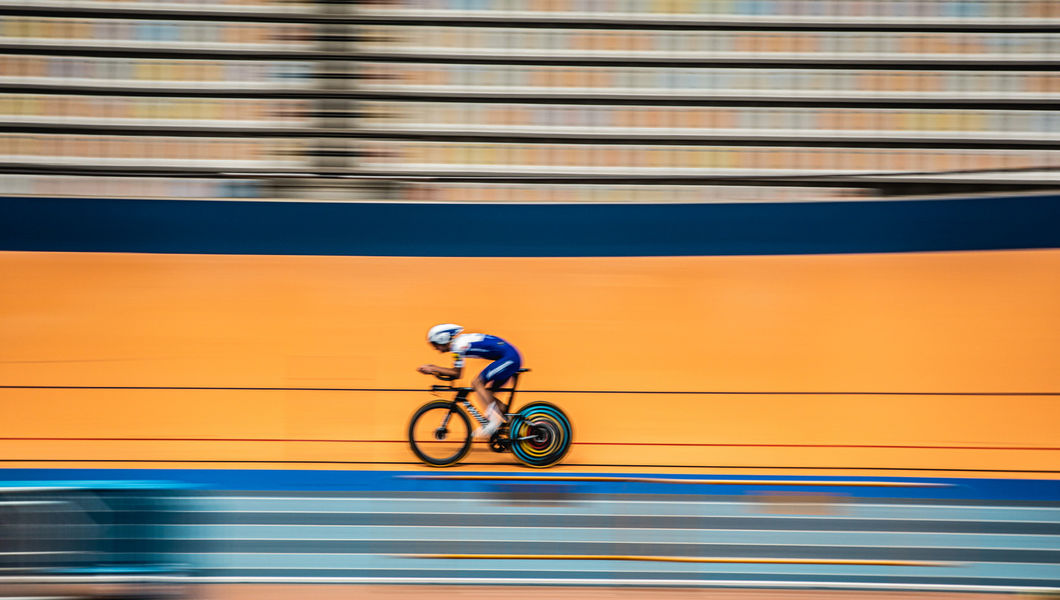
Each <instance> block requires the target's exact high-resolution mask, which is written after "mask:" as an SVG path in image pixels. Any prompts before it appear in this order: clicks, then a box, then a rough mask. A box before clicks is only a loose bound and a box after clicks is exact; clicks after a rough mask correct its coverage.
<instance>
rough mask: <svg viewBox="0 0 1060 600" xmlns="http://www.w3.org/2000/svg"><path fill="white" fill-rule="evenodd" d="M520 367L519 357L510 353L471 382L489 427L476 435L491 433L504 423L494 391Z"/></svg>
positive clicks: (481, 429)
mask: <svg viewBox="0 0 1060 600" xmlns="http://www.w3.org/2000/svg"><path fill="white" fill-rule="evenodd" d="M521 366H522V360H521V357H520V356H519V355H518V353H514V352H513V353H511V354H509V355H505V356H502V357H501V358H499V359H497V360H495V361H493V362H492V363H490V364H489V366H487V367H486V368H485V369H483V370H482V372H481V373H479V375H478V377H476V378H475V379H474V381H472V382H471V387H472V388H473V389H474V390H475V395H477V396H478V399H479V402H481V403H482V405H483V407H484V408H485V412H486V415H487V417H488V418H489V420H490V422H489V425H487V426H485V427H483V428H480V429H479V431H478V432H476V434H477V435H483V434H486V433H492V432H493V431H496V430H497V428H498V427H499V426H500V425H501V424H502V423H503V422H504V414H503V412H502V411H501V407H500V402H499V401H498V400H497V397H496V396H495V395H494V393H493V392H494V390H496V389H498V388H500V387H503V386H504V384H505V383H506V382H507V381H508V380H509V379H511V378H512V376H513V375H515V374H516V373H517V372H518V371H519V368H520V367H521Z"/></svg>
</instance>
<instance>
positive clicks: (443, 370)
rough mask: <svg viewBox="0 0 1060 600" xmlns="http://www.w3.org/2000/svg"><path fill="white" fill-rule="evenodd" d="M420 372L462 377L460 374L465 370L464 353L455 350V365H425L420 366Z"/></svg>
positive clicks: (450, 377)
mask: <svg viewBox="0 0 1060 600" xmlns="http://www.w3.org/2000/svg"><path fill="white" fill-rule="evenodd" d="M419 371H420V373H424V374H426V375H435V376H439V375H440V376H442V377H446V378H449V379H460V375H461V374H462V373H463V372H464V355H463V354H462V353H460V352H453V366H452V367H439V366H438V365H423V366H422V367H420V368H419Z"/></svg>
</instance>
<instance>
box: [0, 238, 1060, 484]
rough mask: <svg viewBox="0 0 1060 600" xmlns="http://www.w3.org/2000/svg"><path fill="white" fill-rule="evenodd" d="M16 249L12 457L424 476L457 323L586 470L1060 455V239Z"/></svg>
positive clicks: (8, 442)
mask: <svg viewBox="0 0 1060 600" xmlns="http://www.w3.org/2000/svg"><path fill="white" fill-rule="evenodd" d="M0 265H2V266H0V269H2V270H3V272H4V273H6V274H7V276H6V277H4V278H3V279H2V281H0V286H2V287H3V289H2V290H0V311H2V315H3V330H4V337H5V339H11V340H17V343H11V344H5V345H3V347H2V348H0V356H2V359H0V381H3V387H2V388H0V393H2V394H3V398H4V402H3V403H2V405H0V411H2V414H0V419H2V422H3V423H4V426H3V435H2V438H3V439H2V440H0V456H2V457H3V458H4V459H5V461H6V463H5V464H6V466H46V465H47V466H60V465H61V466H78V467H81V466H84V467H93V466H131V467H150V468H160V467H174V466H182V467H186V466H193V465H194V466H210V465H216V466H223V467H233V466H235V467H244V466H245V467H247V468H255V467H256V466H264V467H276V466H282V465H287V466H289V467H297V468H336V467H337V468H386V469H391V468H394V467H395V466H399V465H400V466H401V467H402V468H404V467H410V468H411V467H413V466H414V459H413V457H412V456H411V454H410V453H409V451H408V449H407V447H406V444H405V442H404V428H405V426H406V423H407V419H408V418H409V416H410V415H411V413H412V412H413V411H414V410H415V408H416V407H417V406H418V405H419V404H422V403H423V402H425V401H426V400H428V399H430V395H429V394H428V393H427V392H426V391H423V390H424V389H425V388H426V387H427V386H428V385H429V384H430V383H431V381H432V380H430V379H429V378H427V377H424V376H421V375H418V374H416V373H415V372H414V367H415V366H416V365H419V364H422V363H425V362H429V361H438V360H444V359H445V357H443V356H441V355H439V354H437V353H434V352H433V351H432V350H431V349H430V348H429V347H428V346H427V344H426V343H425V342H424V341H423V335H424V333H423V331H424V330H425V327H426V326H427V325H429V324H431V323H433V322H435V321H454V322H459V323H463V324H465V325H466V326H467V327H468V328H469V330H472V331H474V330H479V329H481V330H485V331H492V332H495V333H497V334H499V335H502V336H504V337H506V338H508V339H511V340H515V341H516V343H517V345H518V346H519V347H520V349H521V350H522V352H523V354H524V356H525V359H526V364H527V365H528V366H530V367H531V368H532V369H533V371H532V372H531V373H529V374H527V375H526V376H525V379H524V381H523V388H524V390H525V392H524V394H523V395H522V396H521V399H522V401H528V400H533V399H546V400H549V401H554V402H556V403H558V404H560V405H561V406H562V407H563V408H564V409H565V410H567V411H568V413H569V414H570V416H571V418H572V420H573V422H574V424H575V427H576V442H575V446H574V449H573V451H572V453H571V454H570V455H569V457H568V458H567V460H566V461H565V465H566V467H565V468H566V469H581V468H584V469H592V470H599V469H601V468H606V469H618V470H624V469H635V470H636V469H662V470H673V469H677V470H679V471H680V470H682V469H689V470H697V469H699V468H706V469H710V470H712V471H717V470H719V469H723V470H724V469H739V470H748V469H750V470H752V471H754V470H761V471H760V472H775V473H789V472H793V471H792V470H793V469H794V470H797V469H812V470H818V471H822V472H824V471H828V472H832V471H840V470H842V471H845V472H847V473H857V472H863V471H870V472H873V473H884V472H890V473H894V474H916V473H922V474H924V473H927V474H932V475H947V474H960V473H964V474H966V475H973V476H974V475H976V474H981V475H985V476H990V475H991V474H996V475H1000V476H1005V477H1009V476H1012V477H1021V476H1034V477H1040V476H1045V477H1053V476H1055V474H1056V472H1057V466H1058V462H1060V461H1058V460H1057V457H1058V456H1060V441H1058V439H1057V434H1056V427H1055V423H1056V422H1057V416H1058V413H1057V410H1058V408H1057V407H1058V404H1057V398H1058V396H1060V394H1058V392H1057V390H1060V381H1058V375H1057V374H1058V370H1057V369H1056V368H1055V367H1056V365H1055V361H1053V360H1051V359H1050V358H1048V357H1055V356H1056V355H1057V350H1058V347H1060V344H1058V340H1057V332H1058V331H1060V311H1057V310H1056V307H1057V305H1058V299H1060V279H1058V278H1057V277H1056V273H1058V272H1060V251H1056V250H1025V251H996V252H968V253H909V254H866V255H822V256H780V257H777V256H765V257H669V258H667V257H653V258H553V259H545V258H532V259H531V258H403V257H298V256H220V255H169V254H122V253H38V252H7V253H3V254H0ZM472 368H474V365H472ZM507 462H508V461H506V459H505V457H499V456H495V455H492V454H489V453H486V454H483V453H475V454H473V455H471V456H470V457H469V458H468V463H470V464H472V465H473V466H475V467H489V468H506V467H505V465H506V464H507Z"/></svg>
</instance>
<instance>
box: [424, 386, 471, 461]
mask: <svg viewBox="0 0 1060 600" xmlns="http://www.w3.org/2000/svg"><path fill="white" fill-rule="evenodd" d="M409 446H411V447H412V452H413V453H415V454H416V456H418V457H419V459H420V460H422V461H423V462H425V463H427V464H429V465H432V466H435V467H445V466H448V465H451V464H453V463H455V462H456V461H458V460H460V459H461V458H464V455H465V454H467V451H468V450H470V449H471V420H470V419H468V416H467V415H466V414H465V413H464V411H462V410H460V408H459V407H458V406H457V404H456V403H455V402H447V401H445V400H435V401H433V402H428V403H427V404H424V405H423V406H422V407H420V409H419V410H417V411H416V414H414V415H412V421H411V422H410V423H409Z"/></svg>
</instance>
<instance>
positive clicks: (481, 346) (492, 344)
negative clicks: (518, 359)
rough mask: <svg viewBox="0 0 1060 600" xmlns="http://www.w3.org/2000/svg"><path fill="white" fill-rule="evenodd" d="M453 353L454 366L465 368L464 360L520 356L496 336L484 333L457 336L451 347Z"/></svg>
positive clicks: (513, 348)
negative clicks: (467, 358) (469, 358)
mask: <svg viewBox="0 0 1060 600" xmlns="http://www.w3.org/2000/svg"><path fill="white" fill-rule="evenodd" d="M449 350H450V352H452V353H453V366H454V367H463V366H464V358H466V357H471V358H485V359H486V360H497V359H499V358H501V357H504V356H510V355H511V354H518V352H517V351H516V349H515V347H514V346H512V345H511V344H509V343H508V342H506V341H504V340H502V339H501V338H499V337H497V336H495V335H486V334H484V333H464V334H461V335H458V336H456V338H455V339H454V340H453V343H452V345H451V346H450V347H449Z"/></svg>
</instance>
